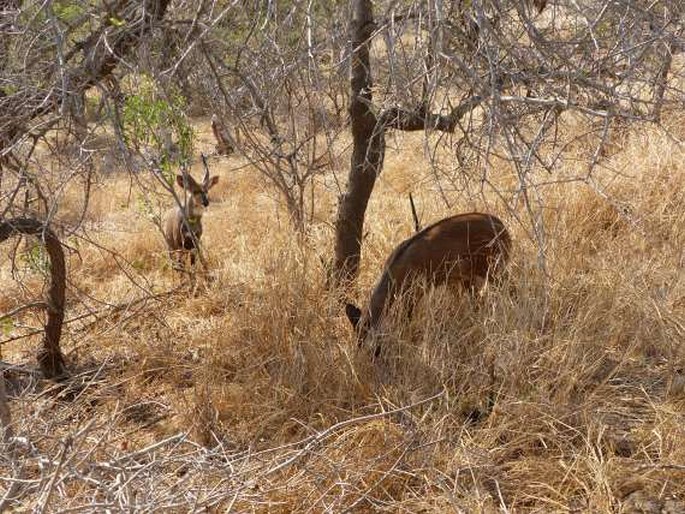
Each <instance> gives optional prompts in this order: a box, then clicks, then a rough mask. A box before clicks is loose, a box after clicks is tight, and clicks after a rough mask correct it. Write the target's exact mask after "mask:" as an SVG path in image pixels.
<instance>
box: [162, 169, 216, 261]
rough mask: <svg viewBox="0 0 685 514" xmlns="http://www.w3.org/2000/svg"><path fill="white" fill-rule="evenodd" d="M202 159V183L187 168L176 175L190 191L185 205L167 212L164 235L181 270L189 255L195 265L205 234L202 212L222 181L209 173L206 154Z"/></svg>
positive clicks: (182, 186)
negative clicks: (218, 183)
mask: <svg viewBox="0 0 685 514" xmlns="http://www.w3.org/2000/svg"><path fill="white" fill-rule="evenodd" d="M202 160H203V163H204V164H205V174H204V177H203V179H202V184H198V183H197V182H196V181H195V179H194V178H193V177H191V176H190V174H189V173H187V172H186V171H183V173H182V174H180V175H176V183H177V184H178V185H179V186H180V187H181V188H182V189H184V190H185V191H187V192H188V193H189V194H188V195H185V201H184V203H183V205H181V206H179V207H176V208H174V209H170V210H169V211H168V212H167V214H166V223H165V225H164V238H165V239H166V243H167V247H168V249H169V255H170V256H171V260H172V263H173V266H174V269H177V270H183V268H184V265H185V261H186V256H187V255H188V254H189V255H190V265H191V266H195V258H196V255H197V246H198V244H199V242H200V237H202V214H203V212H204V209H205V207H207V206H208V205H209V197H208V196H207V193H208V192H209V190H210V189H211V188H212V187H214V186H215V185H216V183H217V182H218V181H219V177H218V176H217V175H214V176H213V177H210V176H209V168H208V167H207V164H206V162H205V160H204V155H203V156H202Z"/></svg>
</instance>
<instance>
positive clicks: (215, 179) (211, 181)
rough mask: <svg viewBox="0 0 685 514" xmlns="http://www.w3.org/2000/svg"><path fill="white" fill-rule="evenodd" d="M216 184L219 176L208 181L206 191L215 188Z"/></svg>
mask: <svg viewBox="0 0 685 514" xmlns="http://www.w3.org/2000/svg"><path fill="white" fill-rule="evenodd" d="M217 182H219V175H214V176H213V177H212V178H211V179H209V183H208V184H207V189H211V188H213V187H214V186H216V184H217Z"/></svg>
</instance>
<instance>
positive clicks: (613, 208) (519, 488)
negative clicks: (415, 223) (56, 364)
mask: <svg viewBox="0 0 685 514" xmlns="http://www.w3.org/2000/svg"><path fill="white" fill-rule="evenodd" d="M207 145H209V143H208V142H207ZM398 146H402V148H403V150H402V152H401V153H399V152H398V153H392V152H389V155H388V160H387V165H386V169H385V171H384V172H383V175H382V178H381V180H380V182H379V184H378V188H377V190H376V191H375V192H374V196H373V198H372V201H371V204H370V207H369V214H368V218H367V219H368V220H369V223H368V225H367V230H368V231H369V234H368V237H367V239H366V240H365V246H364V256H363V270H362V274H361V277H360V293H359V299H361V298H362V297H363V295H364V294H365V293H364V292H365V291H367V290H368V288H369V287H371V285H372V283H373V281H374V280H375V277H376V275H377V273H378V272H379V270H380V268H381V266H382V263H383V260H384V259H385V256H386V255H387V254H388V252H389V251H390V250H391V249H392V247H393V246H394V245H396V244H397V243H398V242H399V241H400V240H401V239H403V238H405V237H407V236H408V235H409V234H410V233H411V218H410V213H409V209H408V205H407V201H406V193H407V192H408V190H410V189H413V190H414V191H415V193H417V195H416V196H417V201H418V203H419V206H420V213H421V216H422V219H423V220H424V222H425V223H428V222H429V221H433V220H436V219H439V218H441V217H444V216H447V215H450V214H453V213H454V212H459V211H464V210H472V209H476V208H478V209H487V210H490V211H493V212H495V213H496V214H498V215H500V216H501V217H502V218H503V219H504V220H505V222H506V223H507V224H508V225H509V227H510V229H511V232H512V235H513V238H514V241H515V252H514V257H513V262H512V263H511V268H510V271H511V273H510V277H509V280H508V282H507V283H506V284H503V285H502V286H500V287H497V288H491V289H490V290H489V291H488V292H487V293H486V294H485V295H484V297H483V298H481V299H480V300H479V301H477V302H475V303H474V302H469V301H468V300H467V299H465V298H461V297H459V296H458V295H454V294H452V293H451V292H449V291H444V290H436V291H430V292H429V294H428V295H427V298H426V299H425V300H424V301H422V303H421V304H420V305H419V307H418V310H417V312H416V314H415V316H414V318H413V319H412V320H411V322H410V323H404V322H399V320H398V319H397V318H395V323H388V327H387V333H386V334H385V335H384V336H383V338H384V353H383V358H382V360H381V362H380V363H372V362H371V360H370V358H369V355H368V354H367V353H366V352H358V351H357V349H356V347H355V346H354V344H353V342H352V339H353V338H352V334H351V331H350V329H349V327H348V326H347V321H346V320H345V319H344V317H343V315H342V313H341V310H340V309H339V307H338V304H337V303H336V300H335V298H334V297H333V295H331V294H330V293H328V292H327V291H326V290H325V289H324V287H323V279H324V271H323V269H322V267H321V264H320V260H319V256H328V255H330V248H331V236H332V232H331V229H330V226H331V222H332V220H333V215H334V213H333V210H334V205H335V196H336V194H337V193H336V191H335V190H332V189H327V188H326V187H324V185H323V183H322V185H320V189H319V191H320V195H321V199H320V201H319V202H318V203H317V205H316V209H317V210H316V216H315V219H317V220H320V221H317V222H315V223H314V225H313V226H312V230H311V233H310V234H309V237H308V238H306V239H305V240H301V241H298V240H297V239H296V238H295V237H294V235H293V233H292V230H291V227H290V225H289V223H288V220H287V216H286V214H285V212H284V211H283V209H282V208H281V207H280V206H279V204H278V202H277V196H276V195H275V194H274V193H273V192H271V191H270V190H269V188H268V187H266V186H265V185H264V184H263V183H262V182H261V181H260V180H259V179H258V178H256V177H255V176H254V175H253V174H252V173H251V172H250V169H249V168H245V167H243V166H242V164H243V163H241V162H239V161H238V160H237V159H233V158H232V159H227V160H217V161H215V162H214V164H213V167H214V168H213V169H214V170H215V171H217V172H219V173H220V174H221V177H222V179H221V182H220V185H219V186H217V188H216V191H214V190H213V191H212V195H213V197H212V202H213V203H212V205H211V206H210V209H209V211H208V213H207V215H206V217H205V219H204V224H205V229H206V232H205V236H204V238H203V241H204V243H205V247H206V249H207V257H208V262H209V265H210V268H211V280H209V281H206V282H203V283H202V285H201V287H200V288H199V289H198V291H197V292H196V294H195V295H191V294H188V291H187V289H183V288H182V289H181V290H180V291H179V290H175V291H174V288H175V287H177V286H178V278H177V277H175V276H174V274H173V273H172V272H171V270H170V269H169V268H168V265H167V263H166V258H165V255H164V252H163V243H162V238H161V235H159V234H158V233H156V232H155V229H154V227H153V225H152V223H151V222H150V221H149V219H148V218H147V217H146V216H145V215H144V213H141V210H140V205H139V203H137V202H136V200H135V186H134V193H133V199H130V194H129V189H130V184H129V179H128V178H126V177H122V176H119V175H111V176H109V177H107V178H104V179H103V180H102V182H101V183H100V184H99V185H98V187H97V188H96V191H94V193H93V198H92V203H91V207H90V211H89V213H88V217H87V222H88V223H87V226H88V227H89V228H88V233H87V236H88V239H89V241H85V240H81V242H80V243H78V249H79V254H80V255H79V256H77V255H75V254H74V255H72V256H71V258H70V270H71V280H72V284H71V300H70V306H71V309H72V310H71V311H70V313H69V314H68V315H67V317H68V318H71V317H74V316H75V315H76V314H78V313H82V312H83V302H84V301H85V302H86V303H88V304H89V305H90V306H91V307H92V308H97V309H100V311H99V312H100V314H99V315H95V316H89V317H86V318H84V319H83V320H79V321H76V322H74V323H72V324H70V325H68V330H67V333H66V336H65V340H64V349H65V351H66V352H67V355H68V357H69V359H70V362H71V363H72V367H73V369H74V371H75V377H74V379H73V380H72V381H71V382H70V383H69V384H68V385H66V386H60V387H57V386H55V385H53V384H48V383H44V382H41V381H38V382H36V381H35V379H31V380H29V379H28V378H27V375H24V374H18V375H16V376H14V375H13V376H14V379H13V382H11V388H12V391H13V395H14V398H13V401H12V402H11V407H12V413H13V416H14V419H15V420H16V429H15V431H16V433H17V434H18V435H20V436H22V437H25V438H27V440H28V441H30V445H31V446H30V447H29V446H26V447H23V448H20V449H19V451H21V452H22V455H23V459H22V461H21V462H22V463H23V464H22V465H23V468H22V469H21V474H22V477H23V480H24V482H22V483H21V487H22V493H21V500H20V501H19V503H18V504H17V505H16V507H17V508H18V509H19V510H24V509H26V510H28V509H32V508H41V507H42V508H48V509H49V510H68V509H75V510H96V511H97V510H104V509H106V508H109V509H114V510H117V509H122V510H123V509H140V510H146V511H147V510H174V511H179V512H181V511H189V510H196V509H197V510H199V509H202V508H209V509H211V510H217V511H224V510H231V509H232V510H235V511H239V512H244V511H269V512H272V511H273V512H293V511H308V510H311V511H315V512H319V511H329V512H341V511H346V510H351V511H360V512H369V511H388V512H446V511H453V512H473V511H486V512H489V511H498V510H510V511H538V512H539V511H544V512H549V511H577V512H580V511H592V512H605V511H612V512H613V511H617V512H660V511H661V512H676V511H682V510H683V509H685V485H684V484H685V467H684V466H683V465H684V464H685V428H684V427H685V423H683V421H684V420H683V414H682V413H683V409H684V407H685V387H684V385H685V376H683V374H684V372H683V369H685V349H684V346H683V342H685V273H684V272H683V270H684V268H685V254H684V249H685V193H683V189H682V183H683V180H685V164H683V163H685V152H684V151H683V149H682V148H680V147H678V146H677V145H676V144H675V143H674V142H673V141H671V140H670V139H668V138H667V137H664V136H662V135H659V134H658V133H656V132H651V131H648V130H642V131H640V132H639V133H637V134H630V135H628V136H626V140H625V141H623V142H622V147H623V148H622V150H621V151H620V152H618V153H616V155H614V156H613V157H611V159H610V160H609V161H608V162H607V170H611V171H604V172H601V173H600V174H599V175H598V176H597V187H598V188H601V190H602V191H603V194H604V195H605V196H606V198H609V199H610V201H607V199H606V198H605V197H603V196H601V195H598V194H597V193H596V191H595V190H594V189H592V188H590V187H589V186H587V185H584V184H576V185H568V184H566V185H556V186H549V187H547V188H546V189H544V202H545V227H546V231H547V233H546V241H545V244H546V247H545V252H544V253H545V258H546V268H547V273H548V276H545V275H544V274H543V273H542V272H541V270H540V267H539V266H538V249H537V247H536V244H535V242H534V240H533V239H532V238H531V236H530V234H529V230H528V228H529V227H528V225H527V224H526V223H523V222H518V221H517V217H520V218H521V219H523V220H525V219H526V218H525V212H524V209H523V207H522V206H521V207H519V208H518V210H515V211H513V212H508V211H506V210H505V209H504V206H503V205H502V204H501V203H498V200H497V199H496V198H495V197H494V196H493V195H490V194H484V195H481V196H479V197H475V198H473V197H472V198H466V197H465V196H462V195H458V194H456V193H455V192H454V191H452V192H450V191H448V192H447V194H448V195H449V197H450V199H451V201H452V202H453V204H454V205H452V207H451V208H450V209H448V208H447V207H445V205H444V204H443V203H442V202H441V201H440V200H439V195H438V193H437V192H436V191H434V190H429V189H427V188H423V189H421V190H420V191H419V189H420V188H422V187H423V186H422V185H421V184H428V183H430V171H429V169H428V167H427V165H426V163H425V162H424V160H423V158H422V155H423V154H422V147H421V141H420V139H419V138H418V137H413V136H412V137H406V136H405V137H403V138H401V139H400V140H399V141H398ZM339 173H341V174H342V171H341V170H339ZM501 173H502V174H503V175H504V174H506V170H502V171H501ZM560 173H563V170H562V171H561V172H560ZM328 178H330V177H327V178H326V181H327V182H328ZM495 178H496V177H495ZM327 182H326V183H327ZM69 205H72V206H73V203H72V204H67V205H65V209H66V211H65V216H68V215H69ZM72 242H73V241H72ZM93 242H96V243H97V244H98V245H99V246H95V245H94V244H92V243H93ZM110 250H114V252H112V251H110ZM0 273H1V276H0V279H1V280H2V283H3V284H8V286H7V287H6V288H4V289H3V292H2V295H0V306H1V307H2V309H10V308H12V307H13V306H15V305H18V304H20V303H21V302H22V301H26V299H27V298H31V297H32V296H31V295H35V290H33V287H34V286H36V285H37V284H40V276H37V274H36V273H32V272H31V270H30V269H29V270H28V271H27V270H24V271H23V273H24V275H25V276H23V280H22V281H13V280H12V278H11V273H10V266H9V265H8V263H7V258H6V257H5V258H4V260H3V265H2V268H0ZM150 291H152V292H154V293H156V294H158V295H159V296H157V297H155V298H152V299H148V300H144V301H139V302H135V303H134V302H133V300H134V299H136V298H142V297H144V296H145V294H149V292H150ZM166 291H172V292H171V293H169V294H163V293H165V292H166ZM86 295H87V296H86ZM87 297H89V298H90V300H88V299H86V298H87ZM106 304H117V305H124V307H119V308H117V309H116V310H114V311H112V310H111V309H109V308H108V307H107V305H106ZM127 304H128V305H127ZM35 344H37V340H36V339H28V340H22V341H20V342H15V343H12V344H8V345H5V346H4V347H3V354H4V357H5V360H11V361H12V362H21V361H22V360H30V359H31V357H30V355H28V354H29V353H31V352H32V351H33V348H34V347H35ZM425 399H430V400H429V401H425V402H424V401H423V400H425ZM2 466H3V467H4V469H3V471H2V472H1V473H0V475H2V476H4V477H6V478H4V479H2V480H1V481H0V489H2V488H6V487H8V486H9V484H10V483H11V480H9V478H7V477H11V476H16V474H17V473H18V472H19V469H18V468H16V467H15V468H14V469H10V468H11V466H10V464H9V463H8V461H4V462H3V463H2ZM669 509H670V510H669Z"/></svg>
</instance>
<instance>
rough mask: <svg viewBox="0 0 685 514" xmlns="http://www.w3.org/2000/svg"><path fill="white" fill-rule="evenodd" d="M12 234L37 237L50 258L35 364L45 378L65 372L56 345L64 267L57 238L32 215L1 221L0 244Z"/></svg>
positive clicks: (62, 304) (61, 315) (62, 300)
mask: <svg viewBox="0 0 685 514" xmlns="http://www.w3.org/2000/svg"><path fill="white" fill-rule="evenodd" d="M13 234H29V235H33V236H38V237H39V238H40V239H41V241H42V242H43V245H44V246H45V250H46V251H47V253H48V256H49V257H50V290H49V292H48V304H47V309H46V310H47V315H48V320H47V323H46V325H45V335H44V336H43V348H42V349H41V350H40V351H39V352H38V364H39V365H40V369H41V371H42V372H43V374H44V375H45V376H46V377H47V378H57V377H60V376H64V375H66V367H65V364H64V357H63V356H62V352H61V351H60V347H59V340H60V337H61V336H62V322H63V320H64V291H65V284H66V268H65V264H64V252H63V251H62V245H61V243H60V241H59V238H58V237H57V235H55V233H54V232H53V231H52V230H51V229H50V228H48V227H47V225H46V224H45V223H43V222H42V221H40V220H37V219H35V218H14V219H9V220H6V221H3V222H2V223H0V243H2V242H3V241H5V240H6V239H7V238H8V237H10V236H11V235H13Z"/></svg>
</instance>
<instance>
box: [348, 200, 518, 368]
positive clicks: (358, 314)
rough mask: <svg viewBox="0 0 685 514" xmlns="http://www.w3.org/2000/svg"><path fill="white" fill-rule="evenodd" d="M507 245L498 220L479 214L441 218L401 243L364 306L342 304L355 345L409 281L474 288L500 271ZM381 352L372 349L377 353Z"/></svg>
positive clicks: (505, 255) (505, 231) (507, 234)
mask: <svg viewBox="0 0 685 514" xmlns="http://www.w3.org/2000/svg"><path fill="white" fill-rule="evenodd" d="M510 248H511V238H510V236H509V233H508V232H507V229H506V228H505V227H504V224H503V223H502V222H501V221H500V220H499V218H497V217H495V216H492V215H491V214H481V213H477V212H474V213H470V214H459V215H457V216H452V217H450V218H445V219H444V220H441V221H438V222H437V223H434V224H433V225H431V226H429V227H427V228H425V229H423V230H422V231H421V232H418V233H416V234H414V235H413V236H412V237H410V238H409V239H407V240H405V241H403V242H402V243H400V244H399V245H398V246H397V248H395V250H394V251H393V252H392V253H391V254H390V257H388V260H387V261H386V262H385V265H384V266H383V273H382V274H381V278H380V279H379V280H378V283H377V284H376V286H375V287H374V288H373V291H372V292H371V296H370V299H369V303H368V306H367V307H366V308H365V309H364V310H363V311H362V310H360V309H359V308H358V307H356V306H355V305H352V304H350V303H348V304H347V305H346V306H345V313H346V314H347V317H348V318H349V320H350V322H351V323H352V326H353V327H354V329H355V331H356V332H357V337H358V343H359V345H360V346H361V345H362V343H363V342H364V340H365V339H366V338H367V337H368V335H369V333H371V332H372V331H373V330H374V329H375V328H376V327H378V326H379V324H380V323H381V320H382V319H383V316H384V315H385V313H386V312H387V311H388V309H389V307H390V305H391V304H392V303H393V302H394V301H395V299H396V298H397V296H398V294H399V293H401V292H402V290H403V289H405V288H406V287H407V286H408V285H409V284H410V283H411V282H412V281H413V280H415V279H420V278H424V279H426V280H428V282H429V283H431V284H434V285H440V284H446V283H449V284H457V285H460V286H462V287H464V288H466V289H467V290H472V289H478V288H480V287H481V286H483V285H484V284H485V282H486V280H488V279H489V278H491V277H492V275H493V274H495V275H496V274H497V272H498V271H500V270H501V268H502V267H503V265H504V264H505V263H506V261H507V259H508V257H509V250H510ZM379 352H380V347H376V349H375V355H376V356H378V354H379Z"/></svg>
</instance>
